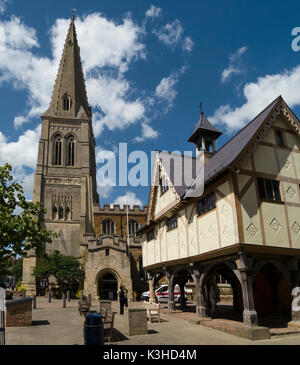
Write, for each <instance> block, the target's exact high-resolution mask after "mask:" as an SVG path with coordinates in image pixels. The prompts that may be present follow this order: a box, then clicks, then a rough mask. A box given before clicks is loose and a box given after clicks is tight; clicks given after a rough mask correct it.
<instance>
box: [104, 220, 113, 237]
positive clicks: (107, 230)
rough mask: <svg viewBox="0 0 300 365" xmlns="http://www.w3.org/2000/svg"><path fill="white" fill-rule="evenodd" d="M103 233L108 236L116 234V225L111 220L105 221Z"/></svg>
mask: <svg viewBox="0 0 300 365" xmlns="http://www.w3.org/2000/svg"><path fill="white" fill-rule="evenodd" d="M102 233H103V234H106V235H111V236H112V235H114V234H115V223H114V222H113V221H111V220H105V221H103V222H102Z"/></svg>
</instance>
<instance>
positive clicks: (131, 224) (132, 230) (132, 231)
mask: <svg viewBox="0 0 300 365" xmlns="http://www.w3.org/2000/svg"><path fill="white" fill-rule="evenodd" d="M128 225H129V235H131V236H133V235H135V232H136V231H137V230H138V228H139V224H138V222H136V221H133V220H130V221H129V224H128Z"/></svg>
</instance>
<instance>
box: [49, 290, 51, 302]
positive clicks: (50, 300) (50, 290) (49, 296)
mask: <svg viewBox="0 0 300 365" xmlns="http://www.w3.org/2000/svg"><path fill="white" fill-rule="evenodd" d="M48 303H51V290H49V291H48Z"/></svg>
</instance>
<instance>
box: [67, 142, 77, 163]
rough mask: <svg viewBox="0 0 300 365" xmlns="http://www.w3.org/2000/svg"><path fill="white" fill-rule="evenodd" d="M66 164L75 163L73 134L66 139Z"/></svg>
mask: <svg viewBox="0 0 300 365" xmlns="http://www.w3.org/2000/svg"><path fill="white" fill-rule="evenodd" d="M67 165H68V166H74V165H75V139H74V137H73V136H72V137H69V138H68V140H67Z"/></svg>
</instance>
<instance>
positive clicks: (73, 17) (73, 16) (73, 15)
mask: <svg viewBox="0 0 300 365" xmlns="http://www.w3.org/2000/svg"><path fill="white" fill-rule="evenodd" d="M76 11H77V9H72V19H73V20H74V19H75V13H76Z"/></svg>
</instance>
